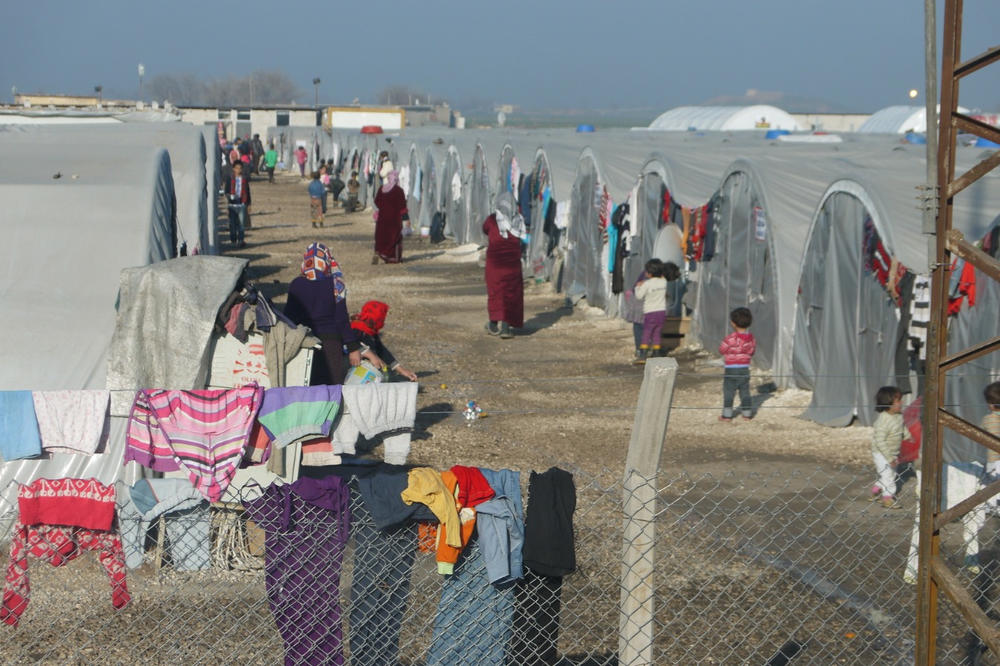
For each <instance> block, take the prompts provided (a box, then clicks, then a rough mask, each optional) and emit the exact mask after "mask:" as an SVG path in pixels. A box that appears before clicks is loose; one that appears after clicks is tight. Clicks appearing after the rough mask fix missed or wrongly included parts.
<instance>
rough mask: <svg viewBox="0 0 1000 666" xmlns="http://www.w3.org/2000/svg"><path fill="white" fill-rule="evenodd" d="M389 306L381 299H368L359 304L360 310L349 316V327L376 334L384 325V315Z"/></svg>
mask: <svg viewBox="0 0 1000 666" xmlns="http://www.w3.org/2000/svg"><path fill="white" fill-rule="evenodd" d="M388 313H389V306H388V305H386V304H385V303H383V302H381V301H368V302H367V303H365V304H364V305H362V306H361V312H359V313H358V314H356V315H354V316H353V317H351V328H353V329H354V330H355V331H361V332H362V333H365V334H367V335H378V332H379V331H381V330H382V327H383V326H385V316H386V315H387V314H388Z"/></svg>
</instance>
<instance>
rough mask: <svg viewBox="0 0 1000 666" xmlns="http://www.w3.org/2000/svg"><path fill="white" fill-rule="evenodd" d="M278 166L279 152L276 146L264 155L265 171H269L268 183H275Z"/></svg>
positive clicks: (272, 146) (270, 146)
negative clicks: (275, 170)
mask: <svg viewBox="0 0 1000 666" xmlns="http://www.w3.org/2000/svg"><path fill="white" fill-rule="evenodd" d="M276 166H278V151H277V150H275V149H274V144H273V143H272V144H271V145H269V146H268V148H267V152H266V153H264V169H266V170H267V182H269V183H273V182H274V168H275V167H276Z"/></svg>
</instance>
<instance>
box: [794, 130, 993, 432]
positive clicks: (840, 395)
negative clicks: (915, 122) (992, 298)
mask: <svg viewBox="0 0 1000 666" xmlns="http://www.w3.org/2000/svg"><path fill="white" fill-rule="evenodd" d="M876 145H877V144H876ZM965 159H968V158H967V157H966V158H965ZM924 164H925V161H924V151H923V150H921V149H920V148H918V147H915V146H905V147H904V146H899V145H896V146H894V147H893V148H892V149H891V150H888V151H882V150H876V151H875V152H873V153H868V154H856V155H855V156H854V157H853V158H852V160H851V161H850V162H846V161H845V162H843V163H842V164H841V168H842V169H844V170H845V171H849V172H850V174H851V175H850V176H849V177H845V178H841V179H836V180H834V182H833V183H832V184H831V185H830V186H829V188H828V189H827V191H826V193H825V194H824V196H823V198H822V199H821V202H820V203H819V205H818V207H817V212H816V214H815V216H814V221H813V223H812V227H811V230H810V234H809V237H808V241H807V243H806V245H805V248H804V251H803V255H802V260H801V272H800V275H801V277H800V281H799V294H798V297H797V307H796V313H795V329H794V352H793V373H794V376H795V380H796V383H797V384H798V385H799V386H802V387H805V388H810V389H812V391H813V396H812V403H811V405H810V407H809V409H808V410H807V411H806V413H805V414H804V415H803V416H804V417H805V418H810V419H812V420H815V421H817V422H819V423H823V424H826V425H833V426H836V425H847V424H848V423H850V422H851V421H852V420H853V419H854V418H857V419H858V420H859V421H860V422H861V423H864V424H870V423H872V422H873V420H874V417H875V414H874V412H873V404H874V397H875V392H876V391H877V390H878V388H879V387H880V386H883V385H903V386H904V387H905V386H906V385H907V384H908V383H909V382H908V378H907V377H905V376H899V374H898V373H899V372H900V371H901V369H900V368H899V364H898V361H897V356H899V355H901V354H902V353H903V352H905V351H906V350H905V349H903V350H901V349H900V348H899V347H900V345H905V344H906V340H905V338H902V339H901V338H900V336H899V335H898V326H899V322H900V319H901V317H902V313H901V312H900V309H899V306H898V305H897V304H896V302H895V301H894V300H893V299H892V298H890V296H889V294H888V293H887V291H886V289H885V288H884V287H883V286H882V285H881V284H879V283H878V282H877V281H876V279H875V277H874V276H873V274H872V273H871V271H868V270H865V269H864V266H863V257H862V243H863V236H864V226H865V224H866V222H869V223H870V228H871V229H873V230H874V231H875V232H877V234H878V236H879V239H880V240H881V242H882V243H883V245H884V246H885V248H886V250H887V252H888V253H889V254H891V255H892V256H893V257H894V258H895V259H896V260H898V261H899V262H900V263H902V264H903V265H904V266H905V267H906V268H907V269H909V271H910V272H912V273H915V274H920V273H924V272H926V270H927V266H928V264H929V261H930V259H929V255H928V240H927V238H926V237H924V236H923V235H922V234H921V233H920V231H921V213H920V211H919V210H918V209H917V207H916V206H915V205H914V202H913V196H914V195H913V192H914V191H915V188H916V186H917V185H919V184H920V183H921V182H922V181H923V178H924V173H925V167H924ZM998 185H1000V180H998V179H995V178H993V179H986V180H984V181H982V182H980V183H977V184H976V185H974V186H973V187H971V188H970V189H969V190H968V191H966V192H964V193H962V195H961V196H959V197H957V198H956V201H955V208H954V216H953V223H954V226H955V228H956V229H958V230H960V231H962V232H963V233H965V234H966V235H967V236H969V237H970V238H975V239H979V238H981V237H982V236H983V234H984V233H985V230H986V229H987V228H988V226H987V225H988V223H989V221H990V220H991V219H992V218H993V217H994V216H995V215H996V212H997V211H1000V187H998ZM975 310H977V308H972V309H971V310H970V312H969V313H968V314H966V315H965V316H964V317H959V318H957V319H953V323H952V330H951V332H950V334H949V345H951V346H953V348H955V349H957V348H958V347H957V346H955V345H958V344H960V342H961V341H963V340H964V341H966V342H967V341H969V340H970V335H972V334H971V333H970V331H971V330H973V329H978V330H979V332H980V333H982V332H983V331H985V330H988V329H990V328H992V330H994V331H995V327H996V320H997V315H996V310H993V311H992V313H991V312H990V308H989V307H988V306H987V307H985V308H983V309H982V310H979V311H978V312H974V311H975ZM984 316H985V317H986V320H987V321H988V322H989V323H983V322H982V321H980V320H979V318H980V317H984ZM991 316H992V321H989V318H990V317H991ZM991 335H995V333H993V334H991ZM972 337H973V338H974V337H975V336H974V335H972ZM980 339H985V338H980ZM961 372H962V371H961V370H958V371H955V373H954V375H953V376H954V377H960V376H961ZM952 381H957V380H951V379H949V387H951V385H952V384H951V382H952ZM974 383H975V382H968V384H974ZM983 385H985V384H983ZM956 386H957V385H956ZM963 387H964V384H963ZM948 390H949V391H950V390H952V389H951V388H949V389H948ZM956 390H958V389H956ZM978 390H979V391H981V390H982V386H979V387H978ZM961 391H965V392H964V393H962V392H961ZM961 391H960V394H961V395H962V396H963V399H962V400H961V401H959V402H958V403H956V404H961V405H962V407H961V409H965V408H966V406H967V405H970V404H973V403H975V402H976V400H975V399H974V398H972V396H974V395H975V390H971V395H970V391H969V390H967V389H965V388H963V389H962V390H961ZM970 401H971V402H970ZM978 402H981V397H980V398H979V400H978ZM972 413H974V410H973V412H972ZM954 437H957V436H954V435H948V436H947V437H946V443H947V442H949V441H956V440H955V439H953V438H954ZM956 446H958V445H956Z"/></svg>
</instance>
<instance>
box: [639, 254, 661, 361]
mask: <svg viewBox="0 0 1000 666" xmlns="http://www.w3.org/2000/svg"><path fill="white" fill-rule="evenodd" d="M635 298H636V300H637V301H642V339H641V340H640V341H639V353H638V355H637V356H636V359H635V363H636V364H637V365H641V364H643V363H645V362H646V355H647V354H650V353H652V354H653V355H656V354H657V353H659V351H660V338H661V336H662V335H663V322H665V321H666V320H667V281H666V279H664V277H663V262H662V261H660V260H659V259H655V258H654V259H650V260H649V261H647V262H646V272H645V273H644V275H643V277H642V279H640V280H639V282H638V283H636V285H635Z"/></svg>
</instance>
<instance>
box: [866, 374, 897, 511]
mask: <svg viewBox="0 0 1000 666" xmlns="http://www.w3.org/2000/svg"><path fill="white" fill-rule="evenodd" d="M875 411H876V412H878V417H877V418H876V419H875V426H874V428H873V429H872V461H873V462H874V463H875V473H876V474H877V475H878V478H877V480H876V481H875V485H873V486H872V490H871V500H872V501H875V500H880V501H881V502H882V506H884V507H887V508H899V504H897V503H896V463H897V462H898V461H899V445H900V443H901V442H902V441H903V393H902V391H900V390H899V389H898V388H896V387H895V386H883V387H882V388H880V389H879V390H878V392H877V393H876V394H875Z"/></svg>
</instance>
